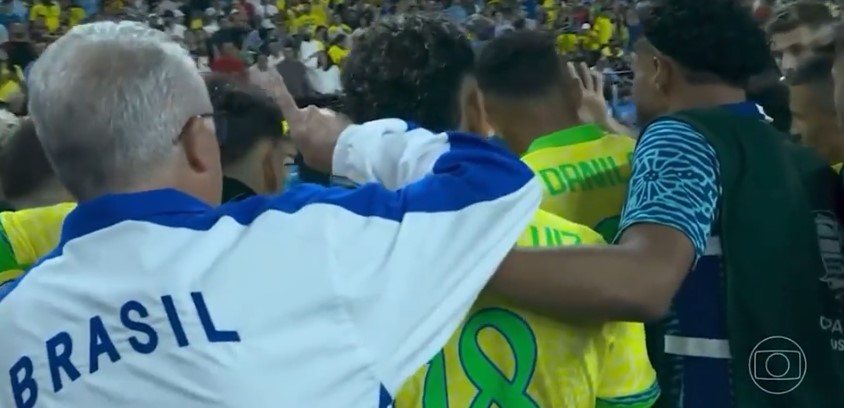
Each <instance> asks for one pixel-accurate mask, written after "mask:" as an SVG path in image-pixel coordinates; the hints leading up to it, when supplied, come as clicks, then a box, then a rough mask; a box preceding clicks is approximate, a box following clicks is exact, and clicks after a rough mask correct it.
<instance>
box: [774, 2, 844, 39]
mask: <svg viewBox="0 0 844 408" xmlns="http://www.w3.org/2000/svg"><path fill="white" fill-rule="evenodd" d="M834 21H835V17H833V16H832V11H831V10H830V9H829V6H827V5H826V4H825V3H823V2H821V1H813V0H802V1H798V2H795V3H791V4H787V5H784V6H781V7H779V8H777V9H776V10H774V17H773V18H772V19H771V21H770V22H769V23H768V25H767V30H768V34H771V35H773V34H780V33H786V32H789V31H791V30H794V29H796V28H797V27H800V26H807V27H809V28H813V29H814V28H818V27H821V26H823V25H825V24H829V23H832V22H834Z"/></svg>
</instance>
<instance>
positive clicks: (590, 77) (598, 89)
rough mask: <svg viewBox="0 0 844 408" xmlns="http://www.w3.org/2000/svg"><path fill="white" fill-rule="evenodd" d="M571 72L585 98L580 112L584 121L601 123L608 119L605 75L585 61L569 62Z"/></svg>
mask: <svg viewBox="0 0 844 408" xmlns="http://www.w3.org/2000/svg"><path fill="white" fill-rule="evenodd" d="M567 67H568V70H569V74H570V75H571V77H572V78H574V79H575V80H576V81H577V83H579V84H580V90H581V92H582V94H583V98H582V100H581V103H580V109H579V110H578V114H579V115H580V119H581V120H583V121H584V122H592V123H595V122H597V123H601V122H603V121H604V120H605V119H606V116H607V111H608V109H609V106H608V105H607V99H606V98H604V76H603V74H601V73H600V72H598V71H596V70H594V69H590V68H589V67H588V66H587V65H586V64H584V63H582V62H581V63H577V64H575V63H572V62H569V63H567Z"/></svg>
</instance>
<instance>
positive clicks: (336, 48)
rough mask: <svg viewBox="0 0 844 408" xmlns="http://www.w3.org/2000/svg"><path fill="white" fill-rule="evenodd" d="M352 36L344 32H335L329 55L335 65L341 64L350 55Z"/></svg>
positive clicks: (329, 46) (329, 47) (330, 43)
mask: <svg viewBox="0 0 844 408" xmlns="http://www.w3.org/2000/svg"><path fill="white" fill-rule="evenodd" d="M350 39H351V38H350V37H349V36H348V35H347V34H346V33H344V32H338V33H336V34H334V36H333V37H332V38H331V41H330V42H329V45H328V57H329V58H330V59H331V62H332V63H334V64H335V65H338V66H341V65H342V64H343V60H345V59H346V56H347V55H349V48H350V47H349V42H350Z"/></svg>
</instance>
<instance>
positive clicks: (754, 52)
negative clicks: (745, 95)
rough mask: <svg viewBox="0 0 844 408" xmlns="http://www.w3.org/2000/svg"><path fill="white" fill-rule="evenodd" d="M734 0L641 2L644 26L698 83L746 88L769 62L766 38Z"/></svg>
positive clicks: (647, 35) (650, 38) (652, 39)
mask: <svg viewBox="0 0 844 408" xmlns="http://www.w3.org/2000/svg"><path fill="white" fill-rule="evenodd" d="M740 3H742V2H739V1H736V0H705V1H701V0H650V1H648V2H645V3H643V4H641V5H639V6H638V7H637V11H639V14H640V16H641V17H640V19H641V22H642V32H643V34H644V37H645V38H646V39H647V41H648V42H649V43H650V44H651V45H652V46H653V47H654V48H656V49H657V50H658V51H659V52H661V53H662V54H665V55H667V56H668V57H671V58H672V59H673V60H674V61H676V62H677V63H678V64H680V65H681V66H682V67H683V68H685V70H686V71H687V72H686V77H687V80H688V81H690V82H695V83H708V82H723V83H725V84H728V85H732V86H735V87H737V88H744V87H745V86H746V85H747V82H748V80H749V79H750V77H752V76H753V75H756V74H759V73H761V72H764V71H765V70H766V69H767V68H769V67H770V66H771V59H772V57H771V52H770V49H769V48H768V38H767V36H766V34H765V32H764V31H763V30H762V28H760V27H759V24H758V23H757V21H756V20H755V19H754V18H753V16H752V14H751V12H750V8H749V7H746V6H744V5H742V4H740Z"/></svg>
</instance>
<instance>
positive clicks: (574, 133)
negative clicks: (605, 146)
mask: <svg viewBox="0 0 844 408" xmlns="http://www.w3.org/2000/svg"><path fill="white" fill-rule="evenodd" d="M602 136H604V131H603V130H601V128H599V127H598V126H597V125H594V124H591V123H587V124H585V125H579V126H575V127H571V128H568V129H563V130H558V131H556V132H554V133H551V134H548V135H545V136H541V137H538V138H536V139H534V141H533V143H531V144H530V146H528V149H527V152H525V154H528V153H533V152H535V151H537V150H542V149H547V148H549V147H565V146H571V145H575V144H578V143H584V142H591V141H593V140H598V139H600V138H601V137H602Z"/></svg>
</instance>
